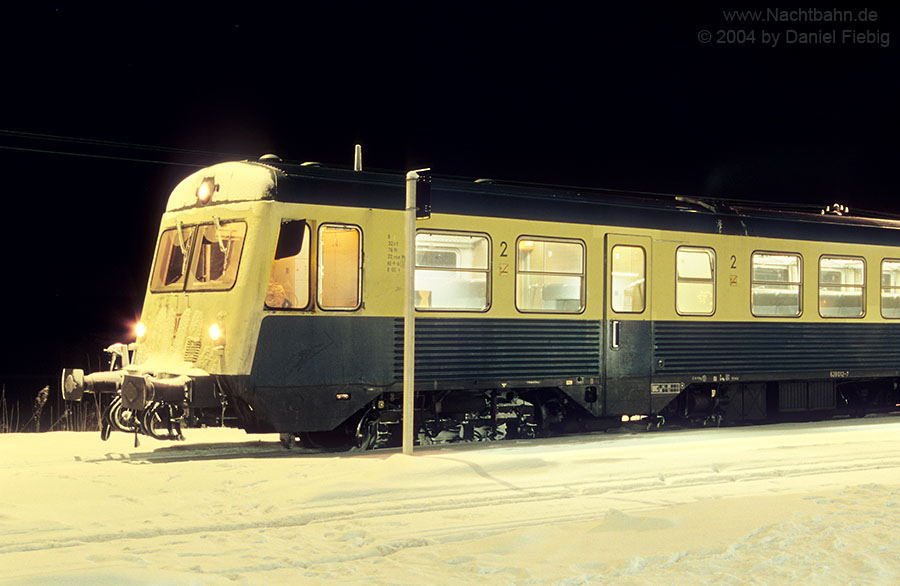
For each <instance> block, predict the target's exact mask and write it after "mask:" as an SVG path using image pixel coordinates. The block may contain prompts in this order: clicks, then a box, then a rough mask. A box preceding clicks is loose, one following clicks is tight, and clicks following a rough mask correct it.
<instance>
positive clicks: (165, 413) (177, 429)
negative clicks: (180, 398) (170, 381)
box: [141, 403, 184, 439]
mask: <svg viewBox="0 0 900 586" xmlns="http://www.w3.org/2000/svg"><path fill="white" fill-rule="evenodd" d="M179 411H180V409H179V408H178V407H175V406H173V405H169V404H166V403H153V404H152V405H150V407H148V408H147V409H146V410H145V411H144V416H143V417H142V418H141V431H143V432H144V433H146V434H147V435H149V436H151V437H155V438H156V439H184V436H183V435H182V434H181V417H180V413H179Z"/></svg>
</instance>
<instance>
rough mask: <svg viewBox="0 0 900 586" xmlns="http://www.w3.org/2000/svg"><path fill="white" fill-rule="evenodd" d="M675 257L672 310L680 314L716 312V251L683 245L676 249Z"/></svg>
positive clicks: (708, 313) (709, 313)
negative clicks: (673, 308) (673, 305)
mask: <svg viewBox="0 0 900 586" xmlns="http://www.w3.org/2000/svg"><path fill="white" fill-rule="evenodd" d="M675 259H676V260H675V264H676V267H677V268H676V278H675V310H676V311H677V312H678V313H679V314H681V315H712V314H713V313H715V311H716V253H715V251H714V250H713V249H711V248H690V247H687V246H682V247H680V248H679V249H678V250H677V251H676V252H675Z"/></svg>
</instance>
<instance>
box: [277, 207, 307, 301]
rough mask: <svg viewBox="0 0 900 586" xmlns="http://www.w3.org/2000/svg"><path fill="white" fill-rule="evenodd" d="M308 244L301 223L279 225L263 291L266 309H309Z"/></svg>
mask: <svg viewBox="0 0 900 586" xmlns="http://www.w3.org/2000/svg"><path fill="white" fill-rule="evenodd" d="M309 240H310V232H309V225H308V224H307V223H306V222H305V221H303V220H294V221H287V222H283V223H282V224H281V231H280V232H279V234H278V244H277V246H276V247H275V260H273V261H272V270H271V271H270V272H269V285H268V287H267V288H266V307H268V308H270V309H304V308H306V307H307V306H308V305H309Z"/></svg>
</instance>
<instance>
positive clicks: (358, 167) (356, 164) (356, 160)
mask: <svg viewBox="0 0 900 586" xmlns="http://www.w3.org/2000/svg"><path fill="white" fill-rule="evenodd" d="M353 170H354V171H362V145H361V144H358V145H356V152H355V153H354V155H353Z"/></svg>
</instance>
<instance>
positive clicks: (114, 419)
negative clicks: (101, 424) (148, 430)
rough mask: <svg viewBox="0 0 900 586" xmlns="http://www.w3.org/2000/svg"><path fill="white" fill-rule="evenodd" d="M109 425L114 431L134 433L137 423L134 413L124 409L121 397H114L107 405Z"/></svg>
mask: <svg viewBox="0 0 900 586" xmlns="http://www.w3.org/2000/svg"><path fill="white" fill-rule="evenodd" d="M109 423H110V425H112V428H113V429H115V430H116V431H124V432H126V433H134V432H135V430H136V429H137V427H138V425H139V423H138V420H137V416H136V414H135V413H134V411H132V410H130V409H125V407H124V406H123V405H122V397H116V398H115V399H113V402H112V403H110V405H109Z"/></svg>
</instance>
